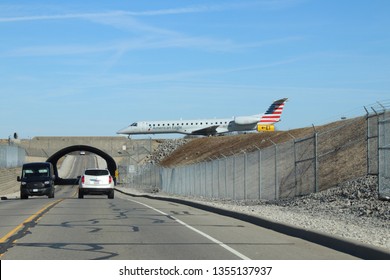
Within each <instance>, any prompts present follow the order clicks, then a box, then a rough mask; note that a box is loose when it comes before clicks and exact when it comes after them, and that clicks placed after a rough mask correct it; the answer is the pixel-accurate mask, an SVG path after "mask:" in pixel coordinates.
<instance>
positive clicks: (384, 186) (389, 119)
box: [378, 111, 390, 199]
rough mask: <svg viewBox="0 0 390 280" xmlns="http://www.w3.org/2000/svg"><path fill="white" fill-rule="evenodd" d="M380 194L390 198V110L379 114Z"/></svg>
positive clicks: (381, 196)
mask: <svg viewBox="0 0 390 280" xmlns="http://www.w3.org/2000/svg"><path fill="white" fill-rule="evenodd" d="M378 133H379V141H378V142H379V143H378V151H379V160H378V161H379V163H378V165H379V167H378V169H379V196H380V198H382V199H390V111H385V112H384V113H383V114H381V115H380V116H379V121H378Z"/></svg>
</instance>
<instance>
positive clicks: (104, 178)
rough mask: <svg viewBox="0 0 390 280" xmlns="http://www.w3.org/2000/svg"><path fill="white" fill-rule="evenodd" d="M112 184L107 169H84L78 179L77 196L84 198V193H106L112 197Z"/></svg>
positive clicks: (112, 180)
mask: <svg viewBox="0 0 390 280" xmlns="http://www.w3.org/2000/svg"><path fill="white" fill-rule="evenodd" d="M114 186H115V183H114V179H113V178H112V176H111V174H110V171H108V170H107V169H98V168H89V169H86V170H85V171H84V174H83V176H81V178H80V181H79V198H84V195H85V194H106V195H107V196H108V198H109V199H113V198H114Z"/></svg>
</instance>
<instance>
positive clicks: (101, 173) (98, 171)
mask: <svg viewBox="0 0 390 280" xmlns="http://www.w3.org/2000/svg"><path fill="white" fill-rule="evenodd" d="M109 174H110V173H109V172H108V170H104V169H103V170H102V169H88V170H85V175H92V176H104V175H109Z"/></svg>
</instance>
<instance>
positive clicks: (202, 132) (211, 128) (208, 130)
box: [191, 125, 219, 135]
mask: <svg viewBox="0 0 390 280" xmlns="http://www.w3.org/2000/svg"><path fill="white" fill-rule="evenodd" d="M217 127H219V125H213V126H209V127H206V128H202V129H198V130H194V131H192V132H191V134H194V135H215V134H217Z"/></svg>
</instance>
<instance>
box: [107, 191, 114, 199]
mask: <svg viewBox="0 0 390 280" xmlns="http://www.w3.org/2000/svg"><path fill="white" fill-rule="evenodd" d="M108 199H114V190H112V191H110V192H109V193H108Z"/></svg>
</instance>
